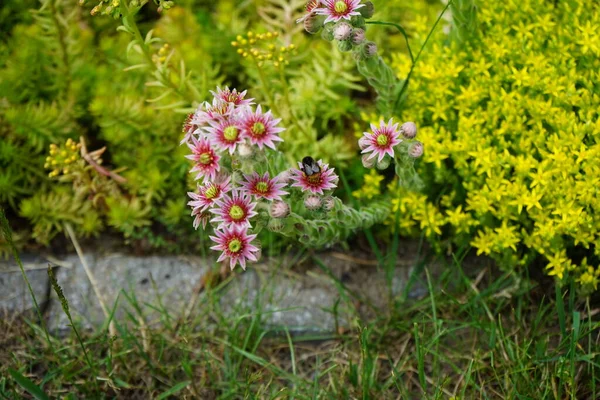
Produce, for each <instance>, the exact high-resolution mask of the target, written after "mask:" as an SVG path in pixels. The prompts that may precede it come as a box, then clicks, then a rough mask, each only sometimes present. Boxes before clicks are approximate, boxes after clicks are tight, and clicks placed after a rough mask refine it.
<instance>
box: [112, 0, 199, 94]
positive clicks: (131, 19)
mask: <svg viewBox="0 0 600 400" xmlns="http://www.w3.org/2000/svg"><path fill="white" fill-rule="evenodd" d="M126 3H127V2H126V1H121V2H120V4H121V12H122V14H123V19H125V20H127V21H128V23H127V24H126V26H127V27H129V29H130V30H131V31H132V33H133V36H134V40H135V41H136V42H137V43H138V45H139V46H140V48H141V49H142V53H143V54H144V57H145V58H146V62H147V64H148V66H149V67H150V68H152V69H154V71H157V72H158V73H159V74H160V78H161V80H162V82H161V83H164V84H166V85H167V86H168V87H169V88H171V89H172V90H173V91H174V92H175V93H177V95H178V96H179V97H181V98H182V99H184V100H185V101H187V102H188V103H189V104H194V101H195V100H196V99H195V98H193V97H189V96H188V95H187V94H186V93H183V92H182V91H181V90H180V88H178V87H177V86H176V85H175V84H174V83H173V81H171V79H169V77H168V76H166V75H165V74H163V73H162V72H161V71H160V70H159V69H158V68H157V67H156V64H155V63H154V60H153V59H152V54H151V53H150V49H149V48H148V46H147V45H146V41H145V40H144V38H143V37H142V33H141V32H140V29H139V28H138V26H137V23H136V22H135V13H131V12H130V11H129V8H128V6H127V4H126Z"/></svg>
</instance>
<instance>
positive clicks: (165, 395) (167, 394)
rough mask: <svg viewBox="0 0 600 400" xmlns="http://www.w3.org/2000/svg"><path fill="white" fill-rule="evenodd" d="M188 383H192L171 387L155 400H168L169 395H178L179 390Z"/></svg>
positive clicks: (185, 382) (181, 383)
mask: <svg viewBox="0 0 600 400" xmlns="http://www.w3.org/2000/svg"><path fill="white" fill-rule="evenodd" d="M190 383H192V381H184V382H180V383H178V384H177V385H175V386H173V387H172V388H171V389H169V390H167V391H166V392H164V393H162V394H161V395H160V396H158V397H157V398H156V400H163V399H166V398H168V397H169V396H171V395H174V394H175V393H179V392H180V391H181V390H183V389H185V388H186V387H187V386H188V385H189V384H190Z"/></svg>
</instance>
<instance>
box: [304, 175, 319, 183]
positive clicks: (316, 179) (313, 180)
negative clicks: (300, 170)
mask: <svg viewBox="0 0 600 400" xmlns="http://www.w3.org/2000/svg"><path fill="white" fill-rule="evenodd" d="M306 180H307V181H308V183H312V184H313V185H319V184H321V174H314V175H310V176H307V177H306Z"/></svg>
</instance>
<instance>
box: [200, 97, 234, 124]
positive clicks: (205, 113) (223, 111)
mask: <svg viewBox="0 0 600 400" xmlns="http://www.w3.org/2000/svg"><path fill="white" fill-rule="evenodd" d="M234 108H235V105H233V104H232V103H227V102H224V101H221V100H219V99H213V102H212V104H210V103H208V102H204V103H203V104H201V105H200V106H198V109H197V110H196V112H194V116H193V117H192V120H191V123H192V124H193V125H195V126H197V127H199V128H200V127H205V126H206V125H209V124H210V123H211V122H216V121H220V120H223V119H227V118H229V117H230V116H231V115H232V114H233V111H234Z"/></svg>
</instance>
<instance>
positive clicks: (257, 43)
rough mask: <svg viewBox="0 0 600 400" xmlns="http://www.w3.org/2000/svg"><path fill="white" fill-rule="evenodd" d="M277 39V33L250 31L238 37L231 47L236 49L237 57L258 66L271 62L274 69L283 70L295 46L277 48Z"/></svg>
mask: <svg viewBox="0 0 600 400" xmlns="http://www.w3.org/2000/svg"><path fill="white" fill-rule="evenodd" d="M278 37H279V33H278V32H267V33H254V32H252V31H250V32H248V33H247V34H246V35H238V36H237V37H236V40H234V41H233V42H231V45H232V46H233V47H235V48H237V52H238V54H239V55H241V56H242V57H243V58H251V59H253V60H254V61H255V62H256V63H258V65H259V66H262V65H263V64H264V63H266V62H271V63H272V64H273V66H274V67H275V68H283V67H284V66H286V65H288V64H289V63H290V62H289V59H288V58H289V55H290V54H292V53H293V52H294V51H295V50H296V45H294V44H290V45H289V46H278V45H277V43H276V40H277V38H278Z"/></svg>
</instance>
